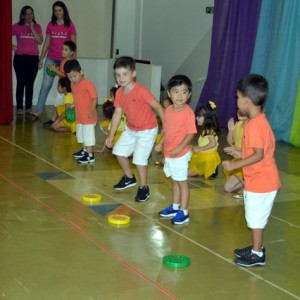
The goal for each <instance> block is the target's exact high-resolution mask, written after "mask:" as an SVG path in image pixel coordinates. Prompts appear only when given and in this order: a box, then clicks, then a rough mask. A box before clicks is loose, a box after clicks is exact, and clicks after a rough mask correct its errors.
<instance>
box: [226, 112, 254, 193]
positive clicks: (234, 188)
mask: <svg viewBox="0 0 300 300" xmlns="http://www.w3.org/2000/svg"><path fill="white" fill-rule="evenodd" d="M237 116H238V121H237V122H236V123H235V122H234V118H230V119H229V121H228V123H227V127H228V134H227V143H228V145H229V146H228V147H225V148H224V151H225V152H226V153H227V154H229V155H231V156H233V157H234V158H233V160H238V159H239V158H236V157H240V156H241V151H242V141H243V132H244V127H245V125H246V122H247V121H248V117H247V116H243V115H242V114H241V112H240V111H238V113H237ZM223 172H224V174H225V176H226V182H225V185H224V190H225V191H226V192H228V193H237V194H236V195H234V197H235V198H243V195H242V193H241V190H242V189H243V187H244V176H243V171H242V169H235V170H232V171H227V170H225V169H224V170H223Z"/></svg>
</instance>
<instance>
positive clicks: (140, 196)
mask: <svg viewBox="0 0 300 300" xmlns="http://www.w3.org/2000/svg"><path fill="white" fill-rule="evenodd" d="M149 197H150V190H149V187H148V186H140V187H139V188H138V191H137V194H136V197H135V201H137V202H145V201H147V200H148V199H149Z"/></svg>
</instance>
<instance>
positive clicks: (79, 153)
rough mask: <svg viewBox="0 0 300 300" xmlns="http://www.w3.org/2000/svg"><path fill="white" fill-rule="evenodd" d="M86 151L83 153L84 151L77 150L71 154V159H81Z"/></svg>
mask: <svg viewBox="0 0 300 300" xmlns="http://www.w3.org/2000/svg"><path fill="white" fill-rule="evenodd" d="M86 153H87V152H86V151H84V149H83V148H82V149H81V150H79V151H78V152H75V153H73V157H74V158H76V159H78V158H82V157H84V156H85V155H86Z"/></svg>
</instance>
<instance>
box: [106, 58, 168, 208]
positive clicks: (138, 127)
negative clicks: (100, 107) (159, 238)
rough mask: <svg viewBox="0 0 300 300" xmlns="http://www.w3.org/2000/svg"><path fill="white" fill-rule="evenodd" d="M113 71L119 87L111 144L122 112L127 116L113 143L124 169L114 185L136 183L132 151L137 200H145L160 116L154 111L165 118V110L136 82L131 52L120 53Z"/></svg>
mask: <svg viewBox="0 0 300 300" xmlns="http://www.w3.org/2000/svg"><path fill="white" fill-rule="evenodd" d="M113 68H114V75H115V78H116V81H117V83H118V85H119V88H118V90H117V93H116V98H115V102H114V105H115V111H114V114H113V117H112V121H111V128H110V130H109V132H108V134H107V138H106V141H105V144H106V146H107V147H109V148H112V146H113V145H112V141H113V138H114V135H115V133H116V130H117V127H118V124H119V123H120V120H121V118H122V114H123V112H124V113H125V114H126V117H127V124H126V128H125V130H124V132H123V133H122V135H121V137H120V138H119V140H118V141H117V143H116V144H115V145H114V147H113V152H112V153H113V154H114V155H116V156H117V159H118V162H119V164H120V166H121V168H122V170H123V173H124V176H123V177H122V178H121V180H120V181H119V183H117V184H116V185H114V189H116V190H124V189H126V188H129V187H131V186H134V185H136V179H135V176H134V175H133V173H132V171H131V168H130V163H129V160H128V157H129V156H131V155H132V154H133V159H132V162H133V163H134V164H135V165H136V168H137V171H138V175H139V180H140V186H139V188H138V191H137V195H136V197H135V200H136V201H137V202H145V201H147V200H148V198H149V196H150V190H149V187H148V184H147V173H148V168H147V165H148V158H149V156H150V154H151V151H152V148H153V145H154V142H155V139H156V135H157V128H158V126H157V119H156V116H155V113H154V112H153V111H155V112H156V113H157V114H158V115H159V117H160V119H161V120H162V121H163V117H164V110H163V107H162V106H161V105H160V103H159V102H158V100H156V99H155V97H154V96H153V95H152V94H151V92H150V91H148V90H147V88H146V87H144V86H143V85H142V84H140V83H138V82H135V77H136V69H135V61H134V59H133V58H131V57H128V56H123V57H120V58H118V59H117V60H116V62H115V63H114V66H113Z"/></svg>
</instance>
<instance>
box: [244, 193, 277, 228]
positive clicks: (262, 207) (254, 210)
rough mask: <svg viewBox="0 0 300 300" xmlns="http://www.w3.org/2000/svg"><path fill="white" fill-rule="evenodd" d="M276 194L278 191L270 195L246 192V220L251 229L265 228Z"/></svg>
mask: <svg viewBox="0 0 300 300" xmlns="http://www.w3.org/2000/svg"><path fill="white" fill-rule="evenodd" d="M276 194H277V191H273V192H269V193H252V192H249V191H244V204H245V218H246V221H247V225H248V227H249V228H259V229H264V228H265V226H266V225H267V222H268V218H269V216H270V214H271V210H272V207H273V203H274V200H275V197H276Z"/></svg>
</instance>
